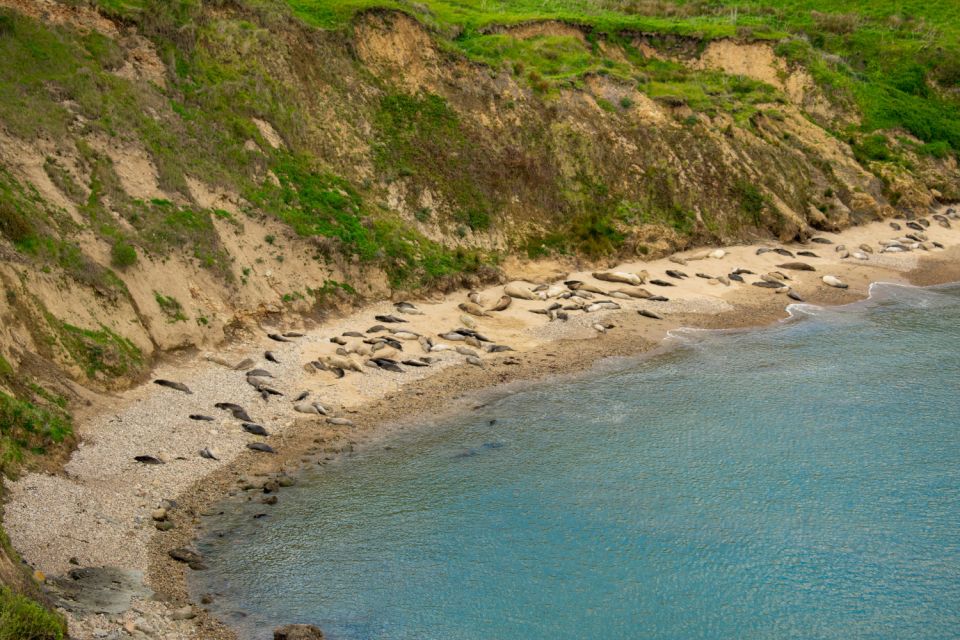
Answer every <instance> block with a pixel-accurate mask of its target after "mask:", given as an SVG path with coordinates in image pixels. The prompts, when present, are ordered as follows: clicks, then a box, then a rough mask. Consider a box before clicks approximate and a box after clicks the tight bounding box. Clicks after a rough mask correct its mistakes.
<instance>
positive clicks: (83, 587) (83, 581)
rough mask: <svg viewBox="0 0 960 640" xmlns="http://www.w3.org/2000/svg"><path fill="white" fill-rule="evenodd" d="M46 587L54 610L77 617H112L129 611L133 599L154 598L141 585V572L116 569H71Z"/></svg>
mask: <svg viewBox="0 0 960 640" xmlns="http://www.w3.org/2000/svg"><path fill="white" fill-rule="evenodd" d="M46 587H47V589H48V592H49V594H50V595H51V597H52V598H53V600H54V602H56V604H57V606H60V607H63V608H64V609H67V610H69V611H73V612H76V613H99V614H108V615H115V614H119V613H123V612H124V611H126V610H127V609H129V608H130V602H131V599H132V598H140V599H147V598H149V597H150V596H152V595H153V592H152V591H151V590H150V589H148V588H147V587H145V586H144V585H143V573H142V572H140V571H133V570H127V569H119V568H117V567H83V568H77V569H71V570H70V571H69V572H68V573H67V575H66V576H59V577H55V578H51V579H50V580H48V581H47V584H46Z"/></svg>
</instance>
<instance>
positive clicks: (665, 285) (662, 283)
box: [650, 279, 675, 287]
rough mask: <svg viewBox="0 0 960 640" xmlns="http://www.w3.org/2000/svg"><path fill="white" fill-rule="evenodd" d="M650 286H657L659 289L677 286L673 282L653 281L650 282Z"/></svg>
mask: <svg viewBox="0 0 960 640" xmlns="http://www.w3.org/2000/svg"><path fill="white" fill-rule="evenodd" d="M650 284H655V285H657V286H658V287H672V286H675V285H674V284H673V283H672V282H667V281H666V280H658V279H653V280H651V281H650Z"/></svg>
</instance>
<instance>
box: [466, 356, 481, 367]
mask: <svg viewBox="0 0 960 640" xmlns="http://www.w3.org/2000/svg"><path fill="white" fill-rule="evenodd" d="M467 362H468V363H469V364H472V365H473V366H475V367H483V360H481V359H480V358H478V357H477V356H467Z"/></svg>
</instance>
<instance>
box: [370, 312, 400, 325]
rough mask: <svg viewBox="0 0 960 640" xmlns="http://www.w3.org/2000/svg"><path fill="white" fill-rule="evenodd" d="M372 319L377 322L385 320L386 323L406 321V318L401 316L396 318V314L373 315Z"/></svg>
mask: <svg viewBox="0 0 960 640" xmlns="http://www.w3.org/2000/svg"><path fill="white" fill-rule="evenodd" d="M373 319H374V320H376V321H377V322H385V323H387V324H397V323H400V322H406V320H404V319H403V318H398V317H397V316H395V315H392V314H387V315H377V316H373Z"/></svg>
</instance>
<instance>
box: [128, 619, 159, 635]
mask: <svg viewBox="0 0 960 640" xmlns="http://www.w3.org/2000/svg"><path fill="white" fill-rule="evenodd" d="M133 628H134V630H135V631H139V632H141V633H145V634H147V635H148V636H152V635H154V634H155V633H156V632H157V631H156V629H154V628H153V626H152V625H151V624H150V623H149V622H147V621H146V619H145V618H137V619H136V620H134V621H133Z"/></svg>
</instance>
